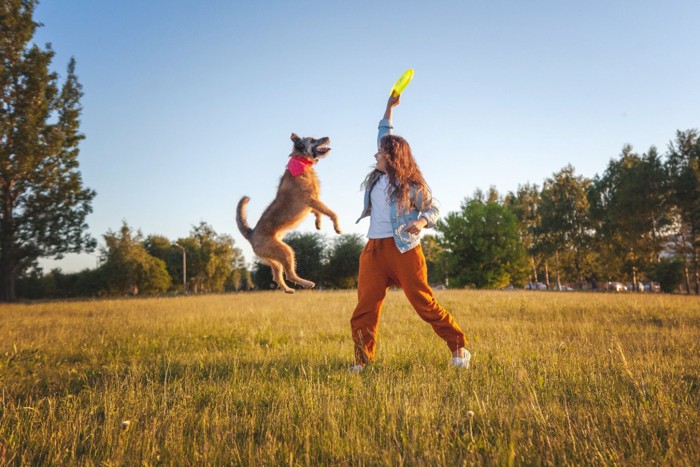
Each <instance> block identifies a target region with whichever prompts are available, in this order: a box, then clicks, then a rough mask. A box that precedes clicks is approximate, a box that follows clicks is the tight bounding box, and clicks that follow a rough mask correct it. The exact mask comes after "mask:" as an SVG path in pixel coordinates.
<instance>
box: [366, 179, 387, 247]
mask: <svg viewBox="0 0 700 467" xmlns="http://www.w3.org/2000/svg"><path fill="white" fill-rule="evenodd" d="M388 180H389V179H388V177H387V176H386V175H384V174H383V175H381V176H380V177H379V180H378V181H377V183H375V185H374V188H372V192H371V193H370V201H371V202H372V210H371V211H370V216H369V231H368V232H367V238H388V237H393V236H394V229H393V228H392V227H391V208H390V206H389V195H387V190H386V189H387V186H388V185H389V182H388Z"/></svg>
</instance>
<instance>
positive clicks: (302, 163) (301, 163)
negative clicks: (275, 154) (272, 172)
mask: <svg viewBox="0 0 700 467" xmlns="http://www.w3.org/2000/svg"><path fill="white" fill-rule="evenodd" d="M312 165H314V161H310V160H309V159H307V158H306V157H301V156H294V157H292V158H291V159H290V160H289V162H288V163H287V168H288V169H289V173H290V174H292V177H296V176H298V175H301V174H303V173H304V172H306V168H307V167H311V166H312Z"/></svg>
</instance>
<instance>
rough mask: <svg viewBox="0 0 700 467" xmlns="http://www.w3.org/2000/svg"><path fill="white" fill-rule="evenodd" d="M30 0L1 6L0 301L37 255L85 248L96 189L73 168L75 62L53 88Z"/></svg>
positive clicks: (77, 93)
mask: <svg viewBox="0 0 700 467" xmlns="http://www.w3.org/2000/svg"><path fill="white" fill-rule="evenodd" d="M36 4H37V2H36V0H4V1H3V2H2V3H1V4H0V31H2V34H0V37H1V38H0V281H1V282H2V285H1V287H0V299H3V300H14V299H15V298H16V296H15V281H16V279H17V278H18V277H19V276H20V275H22V274H23V273H25V272H26V271H28V270H30V269H31V268H35V267H37V260H38V258H40V257H55V258H57V259H60V258H61V257H62V255H63V254H65V253H77V252H81V251H88V252H89V251H92V250H93V249H94V248H95V244H96V242H95V240H94V239H93V238H91V237H90V236H89V235H88V234H87V232H86V231H87V224H86V223H85V219H86V217H87V215H88V214H89V213H90V212H92V207H91V201H92V199H93V198H94V196H95V192H94V191H92V190H90V189H86V188H84V187H83V182H82V178H81V174H80V171H79V170H78V153H79V149H78V145H79V143H80V141H81V140H82V139H83V138H84V137H83V135H82V134H81V133H80V131H79V127H80V114H81V111H82V108H81V105H80V98H81V97H82V90H81V85H80V83H79V82H78V79H77V77H76V75H75V60H73V59H71V60H70V63H69V65H68V74H67V77H66V80H65V82H64V83H63V85H62V86H61V88H60V89H59V85H58V76H57V74H56V73H54V72H51V71H50V70H49V66H50V64H51V60H52V59H53V56H54V52H53V51H52V50H51V47H50V45H47V46H46V48H45V49H43V50H42V49H41V48H39V47H38V46H36V45H30V44H29V42H30V40H31V39H32V37H33V36H34V32H35V30H36V28H37V27H38V23H36V22H35V21H34V20H33V13H34V7H35V6H36Z"/></svg>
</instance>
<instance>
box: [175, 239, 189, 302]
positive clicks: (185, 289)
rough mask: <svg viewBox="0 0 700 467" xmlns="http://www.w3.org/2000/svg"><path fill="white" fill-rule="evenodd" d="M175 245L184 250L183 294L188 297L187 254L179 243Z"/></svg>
mask: <svg viewBox="0 0 700 467" xmlns="http://www.w3.org/2000/svg"><path fill="white" fill-rule="evenodd" d="M173 245H175V246H176V247H178V248H179V249H181V250H182V293H183V294H184V295H187V252H186V251H185V249H184V248H183V247H182V246H181V245H180V244H179V243H177V242H175V243H173Z"/></svg>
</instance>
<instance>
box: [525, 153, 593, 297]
mask: <svg viewBox="0 0 700 467" xmlns="http://www.w3.org/2000/svg"><path fill="white" fill-rule="evenodd" d="M590 186H591V181H590V180H589V179H587V178H585V177H583V176H577V175H575V169H574V168H573V167H572V166H571V165H567V166H566V167H564V168H563V169H561V170H560V171H559V172H557V173H555V174H554V175H553V176H552V177H551V178H548V179H547V180H545V182H544V185H543V186H542V192H541V193H540V205H539V213H540V216H541V220H540V226H539V229H536V232H537V235H538V238H539V242H540V244H541V245H542V250H544V251H545V252H546V253H547V254H548V255H549V256H550V257H551V256H553V257H554V263H555V273H556V278H557V285H556V286H555V289H557V290H560V289H561V275H562V272H563V271H565V272H567V277H566V279H569V280H574V281H576V282H581V281H584V280H585V279H586V277H587V276H590V274H591V272H592V260H591V256H590V254H589V253H590V244H591V239H592V235H593V231H592V228H591V224H590V218H589V210H590V207H589V203H588V191H589V189H590Z"/></svg>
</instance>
